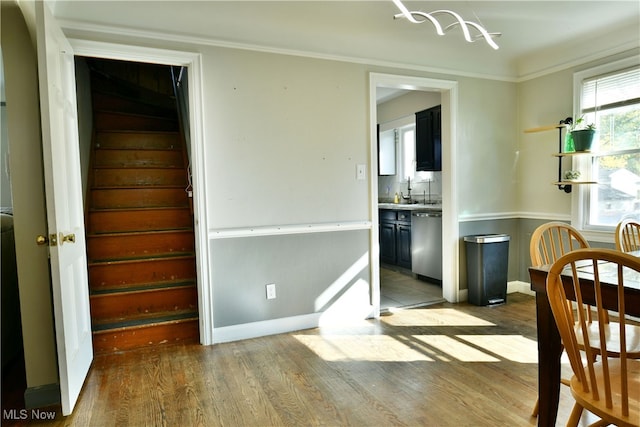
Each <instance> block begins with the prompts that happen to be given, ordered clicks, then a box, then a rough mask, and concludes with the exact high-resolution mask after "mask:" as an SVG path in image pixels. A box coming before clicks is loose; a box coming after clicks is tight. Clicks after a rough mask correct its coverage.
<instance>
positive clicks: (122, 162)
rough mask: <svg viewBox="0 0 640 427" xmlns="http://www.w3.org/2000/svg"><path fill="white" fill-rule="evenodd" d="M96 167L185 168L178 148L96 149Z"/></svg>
mask: <svg viewBox="0 0 640 427" xmlns="http://www.w3.org/2000/svg"><path fill="white" fill-rule="evenodd" d="M94 167H96V168H145V167H147V168H150V167H153V168H184V160H183V158H182V153H181V152H180V151H177V150H103V149H99V150H96V154H95V157H94Z"/></svg>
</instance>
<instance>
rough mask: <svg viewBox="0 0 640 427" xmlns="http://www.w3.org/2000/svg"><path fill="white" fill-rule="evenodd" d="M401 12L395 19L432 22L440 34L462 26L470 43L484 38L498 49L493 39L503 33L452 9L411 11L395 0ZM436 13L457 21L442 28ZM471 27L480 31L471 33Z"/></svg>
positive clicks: (416, 22)
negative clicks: (489, 29)
mask: <svg viewBox="0 0 640 427" xmlns="http://www.w3.org/2000/svg"><path fill="white" fill-rule="evenodd" d="M393 3H395V5H396V6H398V9H400V12H402V13H398V14H397V15H394V16H393V18H394V19H399V18H406V19H407V20H408V21H409V22H412V23H414V24H422V23H423V22H427V21H429V22H431V23H432V24H433V26H434V27H435V28H436V33H437V34H438V35H439V36H444V35H445V33H446V32H447V31H449V30H450V29H451V28H454V27H457V26H460V28H461V29H462V34H463V35H464V39H465V40H466V41H468V42H470V43H473V42H474V41H476V40H479V39H481V38H484V40H485V41H486V42H487V43H488V44H489V46H491V47H492V48H494V49H498V48H499V46H498V45H497V44H496V42H494V41H493V38H494V37H500V36H501V35H502V33H490V32H488V31H487V30H485V29H484V27H483V26H482V25H480V24H478V23H476V22H471V21H465V20H464V19H463V18H462V16H460V15H458V14H457V13H455V12H452V11H450V10H444V9H443V10H435V11H433V12H430V13H425V12H419V11H409V9H407V8H406V6H405V5H404V4H402V2H401V1H400V0H393ZM434 15H449V16H452V17H453V18H455V21H454V22H452V23H451V24H449V25H447V26H446V27H444V28H442V25H441V24H440V22H439V21H438V20H437V19H436V18H435V17H434ZM469 27H471V28H472V29H475V30H477V31H478V33H479V34H474V35H473V36H472V35H471V31H469Z"/></svg>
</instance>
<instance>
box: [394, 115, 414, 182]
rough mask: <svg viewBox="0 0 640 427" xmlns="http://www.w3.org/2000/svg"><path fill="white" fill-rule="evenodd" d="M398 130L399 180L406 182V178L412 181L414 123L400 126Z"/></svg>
mask: <svg viewBox="0 0 640 427" xmlns="http://www.w3.org/2000/svg"><path fill="white" fill-rule="evenodd" d="M397 131H398V138H399V141H400V159H399V160H400V168H399V169H400V176H399V177H398V181H399V182H406V181H407V178H409V179H411V181H414V182H415V180H414V175H415V173H416V136H415V135H416V125H415V124H411V125H408V126H404V127H401V128H400V129H398V130H397Z"/></svg>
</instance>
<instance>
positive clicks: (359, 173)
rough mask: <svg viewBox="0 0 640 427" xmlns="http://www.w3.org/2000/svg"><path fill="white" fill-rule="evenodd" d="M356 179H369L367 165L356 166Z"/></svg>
mask: <svg viewBox="0 0 640 427" xmlns="http://www.w3.org/2000/svg"><path fill="white" fill-rule="evenodd" d="M356 179H357V180H360V181H361V180H364V179H367V165H356Z"/></svg>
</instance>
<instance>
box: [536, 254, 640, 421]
mask: <svg viewBox="0 0 640 427" xmlns="http://www.w3.org/2000/svg"><path fill="white" fill-rule="evenodd" d="M630 254H631V255H634V256H637V257H640V251H634V252H630ZM603 264H608V265H601V264H599V266H598V269H599V271H600V283H601V286H602V298H603V305H604V307H605V308H607V309H608V310H610V311H617V304H616V300H617V296H616V289H617V280H616V279H615V269H616V265H615V264H610V263H603ZM550 268H551V265H542V266H539V267H529V277H530V279H531V290H532V291H534V292H535V298H536V322H537V330H538V402H539V403H538V405H539V406H538V426H539V427H554V426H555V425H556V417H557V415H558V402H559V400H560V370H561V366H560V358H561V356H562V343H561V340H560V333H559V332H558V327H557V326H556V322H555V320H554V318H553V313H552V311H551V306H550V305H549V299H548V297H547V288H546V283H547V274H548V272H549V269H550ZM578 271H579V272H580V273H579V278H580V280H579V282H580V286H581V289H582V290H583V296H584V295H589V293H591V294H592V292H589V289H593V265H589V264H585V265H583V266H581V267H579V268H578ZM603 272H604V274H603ZM562 277H563V283H564V286H565V290H567V291H568V294H570V295H573V291H569V287H570V286H571V278H570V276H569V273H568V274H567V275H566V276H565V275H564V274H563V275H562ZM565 277H566V281H565V280H564V278H565ZM624 298H625V307H626V314H627V315H629V316H633V317H640V274H637V273H636V272H635V271H632V272H629V274H628V275H627V274H625V281H624ZM585 301H586V302H588V303H589V302H591V301H589V298H587V297H585ZM594 305H595V303H594Z"/></svg>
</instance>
